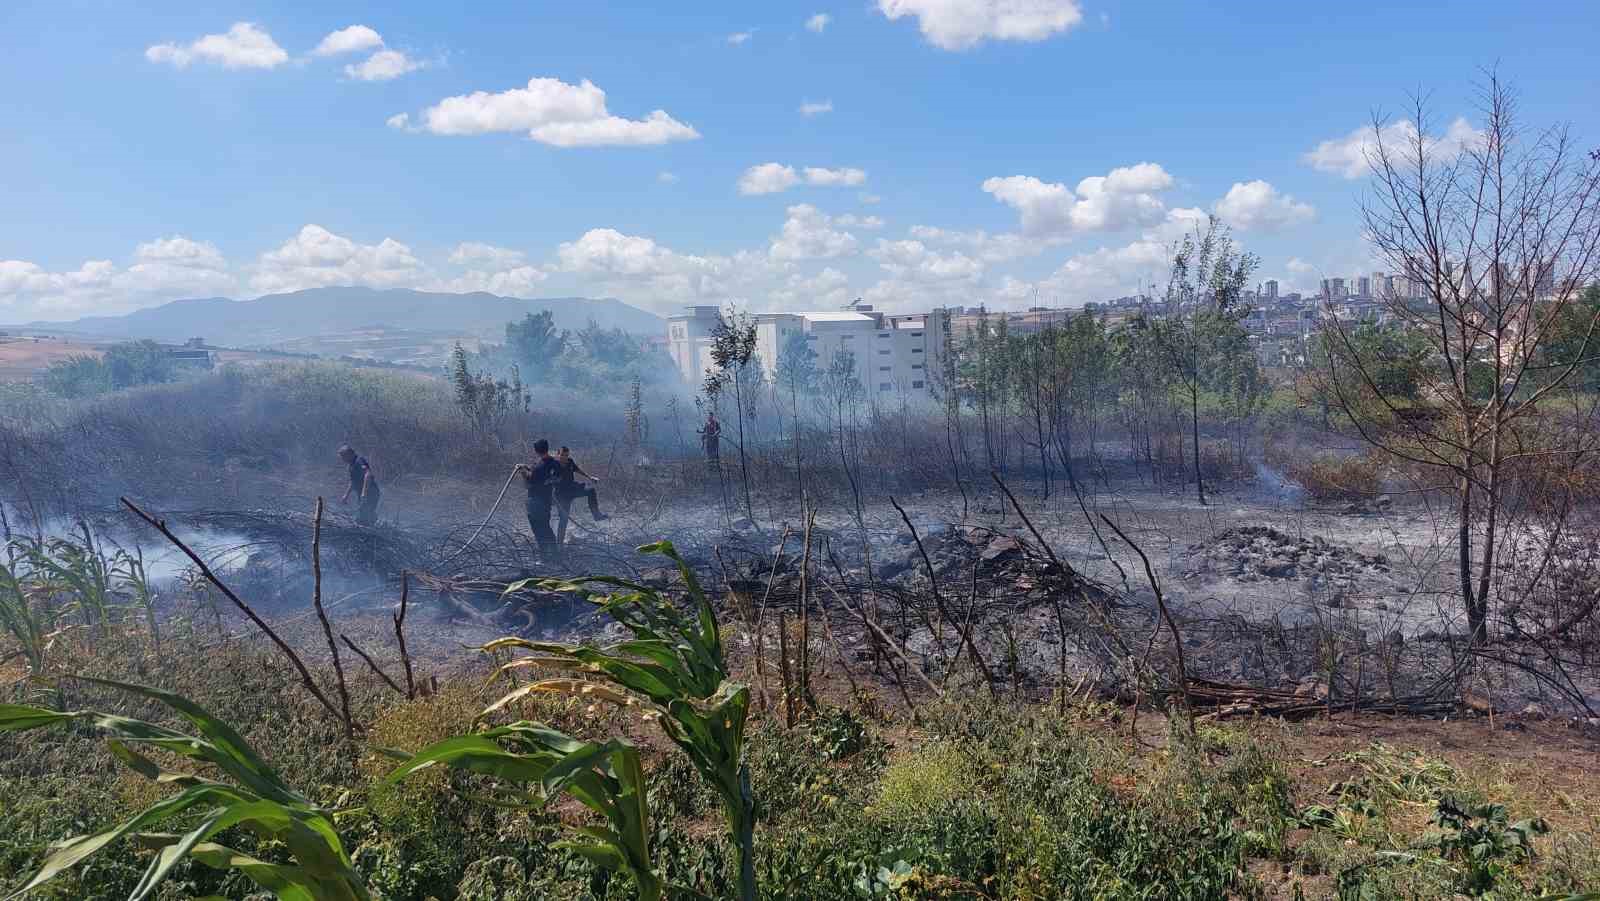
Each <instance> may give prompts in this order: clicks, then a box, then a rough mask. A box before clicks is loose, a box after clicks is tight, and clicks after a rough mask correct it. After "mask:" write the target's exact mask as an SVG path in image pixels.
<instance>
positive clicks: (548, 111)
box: [391, 78, 700, 147]
mask: <svg viewBox="0 0 1600 901" xmlns="http://www.w3.org/2000/svg"><path fill="white" fill-rule="evenodd" d="M422 119H423V124H422V128H423V130H425V131H428V132H431V133H433V134H436V135H477V134H487V133H490V132H516V131H525V132H527V133H528V137H530V138H532V139H533V140H535V141H538V142H540V143H543V144H550V145H553V146H556V147H600V146H618V145H647V144H665V143H668V142H670V141H687V140H694V139H696V138H699V137H700V133H699V132H697V131H695V130H694V128H693V127H692V126H689V125H685V124H684V123H682V122H679V121H678V120H676V119H674V118H672V117H671V116H669V115H667V113H666V112H665V111H664V110H655V111H653V112H651V113H650V114H649V115H648V116H646V117H645V118H643V119H624V118H621V117H619V116H614V115H612V114H611V113H610V112H609V111H608V110H607V109H606V92H605V91H602V90H601V89H600V88H598V87H596V86H595V85H594V83H593V82H591V81H589V80H588V79H585V80H584V81H583V82H582V83H580V84H577V85H571V84H567V83H566V82H564V81H561V80H559V79H555V78H533V79H529V81H528V86H527V87H526V88H513V89H511V90H508V91H501V92H499V93H495V94H491V93H488V92H486V91H476V92H473V93H471V94H462V95H458V96H455V97H446V98H445V99H443V100H441V101H439V102H438V103H437V104H434V105H433V106H431V107H429V108H428V109H426V110H424V111H423V113H422ZM392 121H393V119H391V122H392Z"/></svg>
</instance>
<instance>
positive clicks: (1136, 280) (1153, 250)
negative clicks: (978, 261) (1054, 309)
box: [999, 237, 1171, 306]
mask: <svg viewBox="0 0 1600 901" xmlns="http://www.w3.org/2000/svg"><path fill="white" fill-rule="evenodd" d="M1170 264H1171V249H1170V245H1169V244H1168V243H1167V242H1165V241H1156V240H1151V239H1150V238H1149V237H1142V238H1140V239H1139V240H1137V241H1134V242H1132V243H1129V244H1126V245H1123V246H1121V247H1101V248H1098V249H1096V250H1092V251H1089V252H1086V253H1080V254H1075V255H1074V256H1072V257H1069V258H1068V259H1067V261H1066V262H1065V263H1062V264H1061V266H1060V267H1059V268H1057V269H1056V270H1055V271H1054V272H1053V273H1051V274H1050V275H1048V276H1046V277H1045V278H1043V279H1040V280H1039V281H1038V282H1034V283H1030V282H1025V281H1021V280H1019V279H1016V278H1013V277H1010V276H1007V277H1006V278H1005V279H1003V280H1002V282H1001V285H1000V290H999V294H1000V296H1002V297H1003V298H1005V299H1007V300H1013V301H1020V300H1024V299H1027V300H1032V299H1034V298H1037V299H1038V302H1039V303H1041V304H1044V305H1047V306H1057V305H1073V306H1076V305H1081V304H1084V303H1088V302H1089V301H1098V300H1107V299H1109V298H1113V297H1122V296H1125V295H1129V294H1138V293H1141V292H1148V291H1149V290H1150V285H1151V283H1152V282H1154V283H1157V287H1158V288H1159V284H1160V283H1161V282H1162V280H1163V279H1165V278H1166V276H1167V273H1168V269H1169V267H1170Z"/></svg>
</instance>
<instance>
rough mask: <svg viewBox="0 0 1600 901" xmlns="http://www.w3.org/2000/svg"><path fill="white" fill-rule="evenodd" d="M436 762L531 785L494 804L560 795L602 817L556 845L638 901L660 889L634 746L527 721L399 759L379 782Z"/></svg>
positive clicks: (507, 792)
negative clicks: (634, 893) (618, 876)
mask: <svg viewBox="0 0 1600 901" xmlns="http://www.w3.org/2000/svg"><path fill="white" fill-rule="evenodd" d="M435 765H444V766H447V767H450V768H451V769H457V770H466V771H469V772H474V773H480V774H483V775H487V776H493V777H495V778H496V779H498V780H500V781H501V782H504V783H511V784H512V785H515V786H523V785H528V786H533V787H535V788H536V789H537V790H538V796H537V797H535V796H534V795H531V794H529V793H528V792H527V791H525V790H523V789H521V788H515V787H511V786H505V787H504V788H503V789H502V791H501V793H500V795H499V796H498V797H492V798H490V799H489V800H490V801H491V803H494V804H496V805H497V806H503V807H511V808H520V809H536V808H539V807H543V806H544V805H545V804H548V803H549V802H550V801H551V799H553V798H555V797H556V796H558V795H559V794H560V793H562V792H566V793H568V794H570V795H572V796H573V797H575V798H577V799H578V800H579V801H581V802H583V804H584V805H585V806H586V807H588V808H589V809H591V810H593V811H595V812H596V813H599V814H601V815H602V816H604V817H605V818H606V821H607V822H608V824H609V825H608V826H606V827H598V826H580V827H577V832H579V833H580V834H582V835H583V836H584V838H583V839H582V840H578V841H568V842H560V843H558V844H557V845H556V847H562V848H568V849H570V850H572V851H574V852H576V853H578V854H580V855H582V856H583V857H584V858H585V859H587V860H589V861H590V862H592V863H594V864H595V865H596V866H599V867H602V868H604V869H607V870H613V871H616V872H620V873H622V874H624V875H625V876H627V877H628V878H629V879H631V880H633V884H634V886H635V887H636V888H637V889H638V892H639V898H640V901H659V899H660V898H661V897H662V892H663V890H664V888H665V886H664V885H663V883H662V879H661V874H660V873H659V872H657V871H656V869H655V868H654V867H653V866H652V865H651V863H650V850H649V848H650V845H649V835H650V829H649V805H648V801H647V795H646V787H645V779H644V767H643V766H642V765H641V764H640V762H639V749H638V748H636V747H634V746H633V745H632V744H630V743H629V742H627V741H624V740H622V739H612V740H610V741H607V742H603V743H595V742H584V741H579V740H577V739H575V738H572V737H571V736H569V735H566V734H565V733H562V732H558V731H556V730H554V729H551V728H548V727H546V726H543V725H540V724H538V723H530V722H527V721H523V722H517V723H512V724H511V725H509V726H501V727H499V728H497V729H491V730H489V731H487V732H482V733H479V734H476V735H467V736H462V737H459V738H449V739H445V740H444V741H441V742H438V743H437V744H434V745H431V746H429V747H427V748H424V749H423V750H421V751H419V752H417V754H416V755H415V756H413V757H411V758H410V759H408V760H406V761H405V762H404V763H403V764H401V765H400V767H399V768H398V769H396V770H395V771H394V772H393V773H391V774H390V775H389V777H388V779H387V780H386V781H387V782H388V783H390V784H393V783H396V782H399V781H400V780H402V779H405V778H406V777H407V776H410V775H412V774H413V773H416V772H419V771H421V770H424V769H427V768H429V767H432V766H435Z"/></svg>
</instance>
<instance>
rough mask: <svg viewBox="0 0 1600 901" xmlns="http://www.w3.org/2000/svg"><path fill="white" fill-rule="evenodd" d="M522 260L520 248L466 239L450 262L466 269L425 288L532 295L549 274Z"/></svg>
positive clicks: (458, 291)
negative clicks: (497, 245) (513, 248)
mask: <svg viewBox="0 0 1600 901" xmlns="http://www.w3.org/2000/svg"><path fill="white" fill-rule="evenodd" d="M525 260H526V256H525V255H524V254H523V253H522V251H520V250H512V249H510V248H508V247H496V246H495V245H493V244H484V243H481V242H478V241H467V242H464V243H461V244H458V245H456V249H455V250H453V251H451V253H450V262H452V263H454V264H456V265H458V266H462V267H465V268H466V270H467V271H465V272H463V273H461V274H460V275H457V276H455V277H454V278H449V279H442V280H441V279H436V280H434V281H432V282H429V283H428V284H427V287H429V288H430V289H432V290H435V291H450V292H455V293H463V294H464V293H470V292H473V291H486V292H488V293H490V294H499V295H501V296H504V297H532V296H534V295H535V294H537V293H538V290H539V285H540V284H541V283H543V282H544V280H545V279H548V278H549V277H550V274H549V273H548V272H546V271H544V270H543V269H542V268H540V267H537V266H529V265H527V264H526V262H524V261H525Z"/></svg>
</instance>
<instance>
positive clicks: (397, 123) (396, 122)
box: [383, 113, 411, 131]
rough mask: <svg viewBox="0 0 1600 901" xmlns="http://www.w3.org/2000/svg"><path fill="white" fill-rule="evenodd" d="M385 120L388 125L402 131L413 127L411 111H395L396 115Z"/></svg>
mask: <svg viewBox="0 0 1600 901" xmlns="http://www.w3.org/2000/svg"><path fill="white" fill-rule="evenodd" d="M383 121H384V124H385V125H388V126H389V127H390V128H394V129H398V130H400V131H406V130H407V129H409V128H410V127H411V114H410V113H395V114H394V115H392V116H390V117H389V118H387V119H385V120H383Z"/></svg>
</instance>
